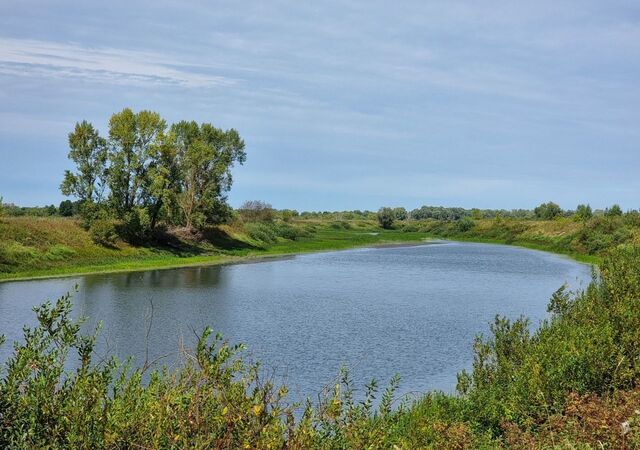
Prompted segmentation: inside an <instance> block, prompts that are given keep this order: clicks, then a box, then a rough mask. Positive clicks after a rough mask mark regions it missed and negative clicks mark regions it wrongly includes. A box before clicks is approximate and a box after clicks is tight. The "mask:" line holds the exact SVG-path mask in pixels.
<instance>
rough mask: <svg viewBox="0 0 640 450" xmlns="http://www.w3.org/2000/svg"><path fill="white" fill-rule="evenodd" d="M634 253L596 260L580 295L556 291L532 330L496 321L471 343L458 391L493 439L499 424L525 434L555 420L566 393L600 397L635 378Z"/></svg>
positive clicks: (637, 275)
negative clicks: (595, 273)
mask: <svg viewBox="0 0 640 450" xmlns="http://www.w3.org/2000/svg"><path fill="white" fill-rule="evenodd" d="M638 298H640V249H638V248H631V247H629V248H624V247H623V248H620V249H617V250H614V251H611V252H610V253H609V254H608V255H607V256H606V258H605V259H604V261H603V263H602V266H601V270H600V276H599V277H598V278H596V279H595V280H594V281H593V282H592V283H591V284H590V285H589V287H588V288H587V289H586V290H585V291H584V292H579V293H575V294H571V293H569V292H566V290H565V289H560V290H558V291H557V292H556V293H555V294H554V296H553V297H552V300H551V302H550V304H549V311H550V312H551V314H552V315H551V318H550V319H549V320H547V321H545V322H544V323H543V324H542V325H541V327H540V328H539V329H538V330H537V331H536V332H535V333H532V332H531V331H530V326H529V323H528V321H527V320H526V319H522V318H521V319H517V320H515V321H511V320H507V319H505V318H500V317H498V318H496V320H495V322H494V323H493V325H492V326H491V336H490V337H489V338H488V339H483V338H478V339H477V340H476V342H475V344H474V350H475V358H474V362H473V370H472V372H471V373H467V372H462V373H461V374H460V375H459V382H458V389H459V391H460V393H461V394H462V395H464V396H465V398H467V399H468V400H469V401H470V402H471V406H472V410H473V412H474V416H475V419H476V420H478V422H479V423H480V424H482V425H483V426H485V427H487V428H489V429H491V430H492V431H493V432H494V433H496V434H498V433H500V431H501V424H502V422H503V421H504V420H508V421H509V422H511V423H513V424H516V425H517V426H519V427H525V428H529V427H532V426H533V424H536V423H541V422H542V421H544V419H545V418H547V417H548V416H549V415H550V414H561V413H562V411H563V408H564V406H565V405H566V402H567V398H568V397H567V396H568V395H569V393H572V392H574V393H577V394H579V395H583V394H587V393H594V394H598V395H607V394H610V393H613V392H614V391H616V390H619V389H630V388H633V387H634V386H635V385H636V383H637V382H638V380H639V379H640V347H638V345H637V342H639V340H640V311H639V310H638V308H637V299H638Z"/></svg>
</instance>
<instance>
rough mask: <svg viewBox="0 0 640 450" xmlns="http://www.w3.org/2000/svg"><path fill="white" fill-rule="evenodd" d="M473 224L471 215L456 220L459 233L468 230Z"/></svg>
mask: <svg viewBox="0 0 640 450" xmlns="http://www.w3.org/2000/svg"><path fill="white" fill-rule="evenodd" d="M474 226H475V222H474V221H473V219H472V218H471V217H463V218H462V219H460V220H458V222H457V228H458V231H460V232H461V233H465V232H467V231H470V230H471V229H472V228H473V227H474Z"/></svg>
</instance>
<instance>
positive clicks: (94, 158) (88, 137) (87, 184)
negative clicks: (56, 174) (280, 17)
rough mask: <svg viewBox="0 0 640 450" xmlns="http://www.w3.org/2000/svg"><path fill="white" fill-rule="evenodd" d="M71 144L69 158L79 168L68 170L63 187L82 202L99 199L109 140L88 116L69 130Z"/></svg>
mask: <svg viewBox="0 0 640 450" xmlns="http://www.w3.org/2000/svg"><path fill="white" fill-rule="evenodd" d="M69 148H70V150H69V159H70V160H72V161H73V162H74V163H75V165H76V168H77V172H75V173H73V172H71V171H69V170H67V171H65V173H64V179H63V181H62V184H61V185H60V190H61V191H62V193H63V194H64V195H73V196H74V197H76V198H78V200H80V201H81V202H100V200H101V199H102V194H103V192H104V189H105V176H106V162H107V141H106V140H105V139H104V138H102V137H100V135H99V133H98V130H96V129H95V128H94V127H93V125H91V124H90V123H89V122H87V121H86V120H85V121H82V122H80V123H76V126H75V129H74V131H73V132H72V133H69Z"/></svg>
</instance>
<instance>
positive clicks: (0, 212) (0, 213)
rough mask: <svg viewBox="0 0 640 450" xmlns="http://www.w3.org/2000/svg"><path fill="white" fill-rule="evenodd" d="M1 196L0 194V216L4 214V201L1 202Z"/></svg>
mask: <svg viewBox="0 0 640 450" xmlns="http://www.w3.org/2000/svg"><path fill="white" fill-rule="evenodd" d="M2 200H3V197H2V196H0V217H2V216H4V203H2Z"/></svg>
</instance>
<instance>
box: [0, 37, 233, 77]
mask: <svg viewBox="0 0 640 450" xmlns="http://www.w3.org/2000/svg"><path fill="white" fill-rule="evenodd" d="M177 63H178V62H177V61H175V60H171V59H168V58H167V57H166V56H164V55H162V54H159V53H153V52H143V51H136V50H123V49H113V48H90V47H85V46H80V45H76V44H60V43H56V42H45V41H35V40H28V39H8V38H3V39H0V73H2V74H5V75H13V76H18V75H32V76H53V77H57V78H81V79H85V80H89V81H95V82H101V83H105V82H106V83H114V84H129V85H143V86H149V85H150V84H151V85H174V86H181V87H187V88H207V87H217V86H229V85H233V84H235V83H237V82H238V80H235V79H230V78H228V77H224V76H216V75H204V74H199V73H194V72H193V71H190V70H186V69H185V70H180V69H179V68H177V67H178V64H177Z"/></svg>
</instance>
